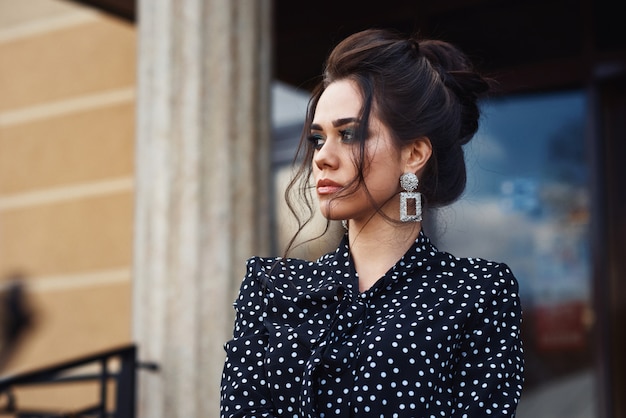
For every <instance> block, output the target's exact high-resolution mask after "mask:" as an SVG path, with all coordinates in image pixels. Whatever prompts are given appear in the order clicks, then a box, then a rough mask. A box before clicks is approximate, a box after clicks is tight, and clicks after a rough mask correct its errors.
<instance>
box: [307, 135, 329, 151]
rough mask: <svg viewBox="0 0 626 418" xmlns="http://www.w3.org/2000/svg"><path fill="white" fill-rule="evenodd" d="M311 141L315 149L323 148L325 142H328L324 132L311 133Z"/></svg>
mask: <svg viewBox="0 0 626 418" xmlns="http://www.w3.org/2000/svg"><path fill="white" fill-rule="evenodd" d="M308 139H309V142H311V144H312V145H313V148H315V149H321V148H322V147H323V146H324V142H326V138H324V135H322V134H315V133H313V134H311V135H309V138H308Z"/></svg>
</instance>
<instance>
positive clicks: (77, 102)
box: [0, 86, 135, 128]
mask: <svg viewBox="0 0 626 418" xmlns="http://www.w3.org/2000/svg"><path fill="white" fill-rule="evenodd" d="M133 100H135V87H134V86H133V87H125V88H121V89H116V90H107V91H104V92H99V93H96V94H89V95H84V96H79V97H73V98H70V99H65V100H58V101H54V102H49V103H44V104H40V105H35V106H28V107H25V108H22V109H17V110H10V111H5V112H0V128H2V127H9V126H13V125H20V124H25V123H30V122H34V121H37V120H41V119H49V118H54V117H59V116H64V115H68V114H72V113H78V112H84V111H86V110H93V109H99V108H103V107H108V106H115V105H118V104H124V103H129V102H132V101H133Z"/></svg>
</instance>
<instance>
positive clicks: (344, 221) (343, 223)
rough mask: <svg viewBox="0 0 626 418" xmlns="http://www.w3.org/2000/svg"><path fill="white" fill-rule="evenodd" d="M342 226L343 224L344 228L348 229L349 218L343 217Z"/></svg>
mask: <svg viewBox="0 0 626 418" xmlns="http://www.w3.org/2000/svg"><path fill="white" fill-rule="evenodd" d="M341 226H343V229H345V230H346V231H347V230H348V220H347V219H343V220H342V221H341Z"/></svg>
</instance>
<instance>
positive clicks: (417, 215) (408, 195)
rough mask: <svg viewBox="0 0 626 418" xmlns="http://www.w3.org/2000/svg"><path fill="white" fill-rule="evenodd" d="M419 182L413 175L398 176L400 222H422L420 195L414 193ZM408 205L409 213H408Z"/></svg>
mask: <svg viewBox="0 0 626 418" xmlns="http://www.w3.org/2000/svg"><path fill="white" fill-rule="evenodd" d="M418 185H419V180H418V179H417V176H416V175H415V173H404V174H403V175H402V176H400V187H402V188H403V189H404V190H405V191H404V192H401V193H400V220H401V221H402V222H420V221H421V220H422V195H421V193H419V192H416V191H415V190H416V189H417V186H418ZM409 205H410V209H411V211H410V213H409Z"/></svg>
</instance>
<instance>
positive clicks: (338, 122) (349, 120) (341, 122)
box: [310, 118, 358, 131]
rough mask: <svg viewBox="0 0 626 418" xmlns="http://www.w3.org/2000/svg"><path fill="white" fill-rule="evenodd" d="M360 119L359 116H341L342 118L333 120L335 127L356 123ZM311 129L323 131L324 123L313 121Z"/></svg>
mask: <svg viewBox="0 0 626 418" xmlns="http://www.w3.org/2000/svg"><path fill="white" fill-rule="evenodd" d="M357 121H358V119H357V118H341V119H337V120H334V121H333V126H334V127H335V128H337V127H339V126H343V125H347V124H349V123H354V122H357ZM310 129H311V130H312V131H323V130H324V129H323V128H322V125H319V124H317V123H312V124H311V127H310Z"/></svg>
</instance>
